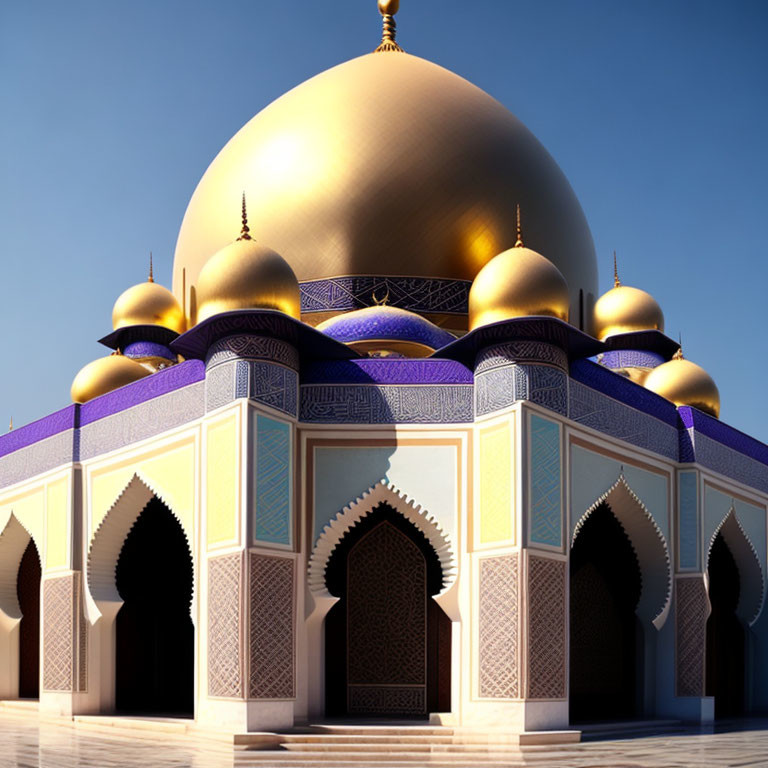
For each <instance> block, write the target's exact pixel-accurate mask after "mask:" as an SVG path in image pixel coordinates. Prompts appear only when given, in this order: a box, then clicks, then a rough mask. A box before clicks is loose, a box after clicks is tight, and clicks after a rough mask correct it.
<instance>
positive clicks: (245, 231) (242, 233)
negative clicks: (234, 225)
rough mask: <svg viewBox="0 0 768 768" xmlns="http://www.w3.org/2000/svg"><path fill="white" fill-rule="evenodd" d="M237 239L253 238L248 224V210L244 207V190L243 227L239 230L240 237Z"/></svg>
mask: <svg viewBox="0 0 768 768" xmlns="http://www.w3.org/2000/svg"><path fill="white" fill-rule="evenodd" d="M237 239H238V240H253V238H252V237H251V229H250V227H249V226H248V212H247V211H246V209H245V192H243V228H242V229H241V230H240V237H238V238H237Z"/></svg>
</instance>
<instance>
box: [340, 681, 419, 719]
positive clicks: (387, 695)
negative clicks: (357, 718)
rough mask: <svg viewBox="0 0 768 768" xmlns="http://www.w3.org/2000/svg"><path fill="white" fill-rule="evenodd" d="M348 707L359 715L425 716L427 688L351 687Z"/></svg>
mask: <svg viewBox="0 0 768 768" xmlns="http://www.w3.org/2000/svg"><path fill="white" fill-rule="evenodd" d="M348 706H349V710H350V712H354V713H355V714H359V715H376V714H381V713H382V712H387V713H388V714H390V715H423V714H424V713H425V712H426V711H427V699H426V688H424V687H423V686H419V687H416V688H401V687H399V686H396V685H394V686H392V687H391V688H378V687H368V686H364V685H360V686H357V685H355V686H351V687H350V689H349V700H348Z"/></svg>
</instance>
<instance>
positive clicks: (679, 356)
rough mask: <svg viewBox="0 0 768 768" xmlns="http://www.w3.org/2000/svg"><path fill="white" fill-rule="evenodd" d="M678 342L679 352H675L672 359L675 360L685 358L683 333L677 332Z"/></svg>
mask: <svg viewBox="0 0 768 768" xmlns="http://www.w3.org/2000/svg"><path fill="white" fill-rule="evenodd" d="M677 343H678V344H679V345H680V346H679V347H678V348H677V352H675V354H674V355H672V359H673V360H685V358H684V357H683V334H682V333H678V334H677Z"/></svg>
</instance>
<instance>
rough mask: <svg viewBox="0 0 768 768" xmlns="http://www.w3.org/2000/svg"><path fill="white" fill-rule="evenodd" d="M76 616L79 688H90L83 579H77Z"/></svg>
mask: <svg viewBox="0 0 768 768" xmlns="http://www.w3.org/2000/svg"><path fill="white" fill-rule="evenodd" d="M75 591H76V597H77V599H76V601H75V616H76V617H77V690H78V691H81V692H82V691H87V690H88V621H87V620H86V618H85V606H84V605H83V580H82V578H76V579H75Z"/></svg>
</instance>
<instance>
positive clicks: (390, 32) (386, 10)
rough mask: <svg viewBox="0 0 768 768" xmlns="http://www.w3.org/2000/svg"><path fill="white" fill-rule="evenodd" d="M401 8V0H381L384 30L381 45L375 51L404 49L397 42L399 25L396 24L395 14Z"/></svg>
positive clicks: (401, 50) (380, 6)
mask: <svg viewBox="0 0 768 768" xmlns="http://www.w3.org/2000/svg"><path fill="white" fill-rule="evenodd" d="M399 8H400V0H379V13H380V14H381V16H382V22H383V26H384V30H383V32H382V35H381V45H379V47H378V48H377V49H376V51H375V53H381V52H383V51H400V53H402V52H403V49H402V48H401V47H400V46H399V45H398V44H397V43H396V42H395V34H396V31H397V25H396V24H395V14H396V13H397V11H398V9H399Z"/></svg>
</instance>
